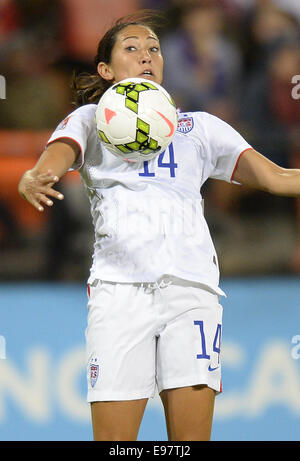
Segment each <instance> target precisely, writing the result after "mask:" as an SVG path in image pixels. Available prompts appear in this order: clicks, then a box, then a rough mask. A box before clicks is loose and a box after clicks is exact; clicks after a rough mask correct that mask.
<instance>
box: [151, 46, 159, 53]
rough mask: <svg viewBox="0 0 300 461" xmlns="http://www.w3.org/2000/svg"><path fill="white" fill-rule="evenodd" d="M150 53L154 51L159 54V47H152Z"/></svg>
mask: <svg viewBox="0 0 300 461" xmlns="http://www.w3.org/2000/svg"><path fill="white" fill-rule="evenodd" d="M150 51H152V52H154V53H158V51H159V47H158V46H152V47H151V48H150Z"/></svg>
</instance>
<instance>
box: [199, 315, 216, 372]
mask: <svg viewBox="0 0 300 461" xmlns="http://www.w3.org/2000/svg"><path fill="white" fill-rule="evenodd" d="M194 325H195V326H197V327H198V328H199V332H200V343H201V354H197V359H207V360H210V355H209V354H208V353H207V343H206V337H205V330H204V322H203V320H194ZM221 335H222V325H220V324H219V323H218V324H217V328H216V332H215V336H214V340H213V344H212V350H213V352H216V353H217V357H218V361H217V363H218V366H216V367H211V366H210V365H209V367H208V370H209V371H214V370H216V369H217V368H218V367H219V363H220V352H221Z"/></svg>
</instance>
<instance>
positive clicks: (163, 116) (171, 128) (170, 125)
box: [155, 110, 175, 138]
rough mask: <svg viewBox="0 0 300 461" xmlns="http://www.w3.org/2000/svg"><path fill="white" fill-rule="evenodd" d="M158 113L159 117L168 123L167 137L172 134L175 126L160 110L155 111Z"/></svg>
mask: <svg viewBox="0 0 300 461" xmlns="http://www.w3.org/2000/svg"><path fill="white" fill-rule="evenodd" d="M155 112H156V113H157V114H158V115H160V116H161V118H163V119H164V121H165V122H166V123H167V124H168V127H169V128H170V133H169V134H167V138H169V137H170V136H172V135H173V133H174V131H175V127H174V125H173V123H172V122H170V120H169V119H168V118H167V117H166V116H165V115H164V114H162V113H161V112H159V111H158V110H156V111H155Z"/></svg>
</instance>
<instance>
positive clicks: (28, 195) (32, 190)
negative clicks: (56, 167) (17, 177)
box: [19, 170, 64, 211]
mask: <svg viewBox="0 0 300 461" xmlns="http://www.w3.org/2000/svg"><path fill="white" fill-rule="evenodd" d="M58 181H59V178H58V176H56V175H53V172H52V171H51V170H48V171H47V172H46V173H41V174H38V175H35V174H32V172H31V171H28V172H27V173H25V174H24V176H23V178H22V179H21V181H20V184H19V193H20V194H21V196H22V197H23V198H24V199H26V200H28V202H29V203H31V205H33V206H34V207H35V208H36V209H37V210H38V211H44V206H43V205H47V206H49V207H51V206H52V205H53V201H52V199H51V198H55V199H58V200H63V198H64V196H63V194H62V193H61V192H58V191H56V190H55V189H53V188H52V186H53V185H54V184H55V183H56V182H58ZM49 196H50V197H51V198H49Z"/></svg>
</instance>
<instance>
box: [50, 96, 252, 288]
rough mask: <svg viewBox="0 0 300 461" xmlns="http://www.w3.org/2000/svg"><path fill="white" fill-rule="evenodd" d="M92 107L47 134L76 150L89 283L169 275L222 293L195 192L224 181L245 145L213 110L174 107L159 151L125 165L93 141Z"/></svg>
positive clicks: (214, 253) (93, 114)
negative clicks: (88, 226) (90, 241)
mask: <svg viewBox="0 0 300 461" xmlns="http://www.w3.org/2000/svg"><path fill="white" fill-rule="evenodd" d="M96 107H97V106H96V105H95V104H88V105H85V106H82V107H80V108H78V109H76V110H75V111H74V112H72V113H71V114H70V115H69V116H68V117H67V118H66V119H65V120H64V121H63V122H61V123H60V125H59V126H58V127H57V129H56V130H55V131H54V133H53V134H52V136H51V138H50V139H49V143H51V142H53V141H54V140H57V139H59V138H62V137H67V138H72V139H73V140H75V141H76V142H77V143H78V144H79V146H80V149H81V156H80V158H79V159H78V161H77V164H76V165H74V168H77V169H79V172H80V174H81V178H82V180H83V183H84V185H85V188H86V190H87V193H88V196H89V199H90V203H91V213H92V218H93V224H94V228H95V245H94V253H93V263H92V267H91V272H90V277H89V283H92V281H93V280H94V279H102V280H106V281H114V282H155V281H156V280H158V279H159V278H160V277H161V276H163V275H165V274H170V275H174V276H177V277H180V278H182V279H187V280H191V281H194V282H200V283H202V284H204V285H206V286H207V287H209V288H210V289H211V290H213V291H214V292H216V293H218V294H223V292H222V290H221V289H220V288H219V268H218V261H217V255H216V252H215V248H214V245H213V242H212V239H211V236H210V232H209V229H208V226H207V223H206V221H205V218H204V215H203V207H202V197H201V192H200V191H201V186H202V185H203V184H204V182H205V181H206V180H207V179H208V178H216V179H222V180H225V181H228V182H230V181H231V179H232V175H233V172H234V169H235V166H236V164H237V161H238V158H239V156H240V154H241V153H242V152H243V151H244V150H246V149H248V148H251V146H250V145H249V144H248V143H247V142H246V141H245V140H244V139H243V137H242V136H241V135H240V134H239V133H237V132H236V131H235V130H234V129H233V128H232V127H230V126H229V125H228V124H227V123H225V122H223V121H222V120H220V119H218V118H217V117H215V116H212V115H210V114H208V113H205V112H193V113H180V114H179V123H178V129H177V132H176V135H175V137H174V138H173V141H172V143H171V144H170V146H169V147H168V149H167V150H166V151H165V152H163V153H162V154H160V155H158V156H157V157H156V158H155V159H153V160H150V161H145V162H143V163H141V164H137V163H128V162H126V161H123V160H121V159H119V158H117V157H116V156H115V155H113V154H112V153H110V152H109V151H108V150H107V149H106V147H105V145H104V144H103V143H102V142H101V141H100V140H99V139H98V137H97V134H96V126H95V121H94V117H95V110H96Z"/></svg>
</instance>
